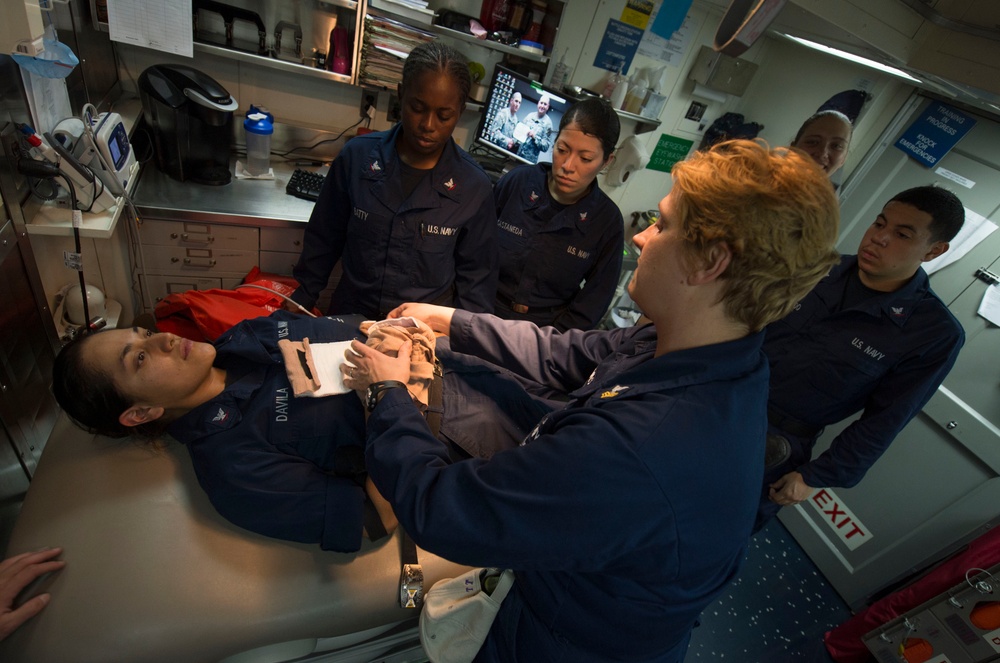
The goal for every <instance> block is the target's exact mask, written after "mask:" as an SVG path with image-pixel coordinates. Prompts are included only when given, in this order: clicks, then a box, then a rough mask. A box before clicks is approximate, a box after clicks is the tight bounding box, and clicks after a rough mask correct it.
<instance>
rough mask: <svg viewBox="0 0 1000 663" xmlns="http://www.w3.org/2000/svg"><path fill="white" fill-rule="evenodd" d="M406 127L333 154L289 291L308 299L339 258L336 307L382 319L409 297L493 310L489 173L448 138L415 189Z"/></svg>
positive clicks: (348, 145) (298, 298) (312, 299)
mask: <svg viewBox="0 0 1000 663" xmlns="http://www.w3.org/2000/svg"><path fill="white" fill-rule="evenodd" d="M401 128H402V125H397V126H396V127H395V128H393V129H391V130H390V131H386V132H380V133H372V134H365V135H363V136H358V137H356V138H352V139H351V140H350V141H348V142H347V143H346V144H345V145H344V148H343V149H342V150H341V152H340V154H339V155H338V156H337V158H336V159H335V160H334V162H333V166H332V167H331V169H330V173H329V174H328V175H327V177H326V180H325V181H324V183H323V189H322V191H321V193H320V197H319V200H318V201H317V202H316V206H315V207H314V208H313V212H312V215H311V216H310V218H309V224H308V226H307V227H306V233H305V238H304V240H303V249H302V254H301V256H300V257H299V261H298V264H296V266H295V269H294V270H293V272H292V273H293V275H294V276H295V278H296V279H297V280H298V281H299V284H300V287H299V288H298V290H296V291H295V293H294V294H293V295H292V298H293V299H294V300H295V301H296V302H298V303H299V304H302V305H303V306H305V307H306V308H311V307H312V306H313V305H314V304H315V303H316V299H317V298H318V297H319V294H320V292H321V291H322V290H323V289H324V288H325V287H326V285H327V281H328V280H329V278H330V273H331V272H332V270H333V267H334V265H336V264H337V262H338V261H340V262H341V265H342V267H343V275H342V276H341V277H340V281H339V283H338V284H337V287H336V290H335V291H334V293H333V297H332V300H331V302H330V313H359V314H362V315H364V316H366V317H367V318H369V319H373V320H381V319H382V318H384V317H385V314H386V313H388V312H389V311H390V310H392V309H393V308H395V307H396V306H397V305H399V304H400V303H402V302H406V301H424V302H438V303H443V304H446V305H448V306H456V307H458V308H464V309H468V310H471V311H487V312H488V311H492V310H493V298H494V294H495V292H496V278H497V253H496V213H495V212H494V208H493V199H492V195H491V192H492V188H491V185H490V180H489V177H488V176H487V175H486V173H484V172H483V170H482V168H480V166H479V164H477V163H476V162H475V161H474V160H473V159H472V158H471V157H470V156H469V155H468V154H466V153H465V151H464V150H462V149H461V148H460V147H458V146H457V145H456V144H455V143H454V141H452V140H449V141H448V144H447V146H446V147H445V148H444V151H443V152H442V153H441V157H440V159H439V160H438V162H437V165H435V166H434V168H433V170H431V171H430V172H429V174H427V175H426V176H425V177H423V179H421V180H420V181H419V182H418V183H417V184H416V188H414V189H413V191H412V193H408V192H407V191H405V189H404V179H406V177H407V173H406V170H407V168H408V166H407V165H406V164H405V163H403V161H402V160H401V159H400V157H399V153H398V151H397V148H396V140H397V138H398V136H399V134H400V131H401ZM419 172H420V171H418V173H417V174H416V175H414V176H415V177H418V176H419Z"/></svg>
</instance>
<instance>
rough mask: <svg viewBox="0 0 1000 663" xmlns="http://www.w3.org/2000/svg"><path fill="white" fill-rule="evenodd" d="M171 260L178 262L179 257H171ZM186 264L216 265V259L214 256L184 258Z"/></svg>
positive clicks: (199, 265) (198, 265) (197, 265)
mask: <svg viewBox="0 0 1000 663" xmlns="http://www.w3.org/2000/svg"><path fill="white" fill-rule="evenodd" d="M171 260H172V261H173V262H177V258H171ZM184 264H185V265H194V266H195V267H215V260H214V259H212V258H184Z"/></svg>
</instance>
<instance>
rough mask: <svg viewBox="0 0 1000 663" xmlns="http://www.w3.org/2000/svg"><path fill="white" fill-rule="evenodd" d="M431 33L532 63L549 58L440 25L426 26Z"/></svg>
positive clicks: (546, 60)
mask: <svg viewBox="0 0 1000 663" xmlns="http://www.w3.org/2000/svg"><path fill="white" fill-rule="evenodd" d="M427 28H428V29H430V31H431V32H436V33H437V34H439V35H443V36H445V37H451V38H453V39H458V40H459V41H464V42H467V43H469V44H475V45H476V46H482V47H483V48H488V49H490V50H492V51H500V52H501V53H508V54H510V55H516V56H518V57H519V58H523V59H525V60H531V61H533V62H543V63H545V62H548V61H549V56H547V55H536V54H535V53H529V52H528V51H522V50H521V49H520V48H516V47H514V46H507V45H506V44H500V43H498V42H495V41H490V40H488V39H477V38H476V37H474V36H472V35H470V34H469V33H467V32H461V31H459V30H452V29H451V28H446V27H444V26H441V25H429V26H427Z"/></svg>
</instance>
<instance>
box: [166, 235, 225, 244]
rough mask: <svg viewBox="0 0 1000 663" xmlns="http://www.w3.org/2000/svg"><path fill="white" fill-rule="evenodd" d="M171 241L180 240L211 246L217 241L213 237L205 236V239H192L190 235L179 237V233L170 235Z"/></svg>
mask: <svg viewBox="0 0 1000 663" xmlns="http://www.w3.org/2000/svg"><path fill="white" fill-rule="evenodd" d="M170 239H180V240H181V241H182V242H199V243H201V244H211V243H212V242H214V241H215V237H213V236H212V235H205V237H204V239H203V238H201V237H196V238H194V239H192V238H191V235H189V234H188V233H181V234H179V235H178V234H177V233H170Z"/></svg>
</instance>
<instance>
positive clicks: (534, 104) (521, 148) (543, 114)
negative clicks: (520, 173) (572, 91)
mask: <svg viewBox="0 0 1000 663" xmlns="http://www.w3.org/2000/svg"><path fill="white" fill-rule="evenodd" d="M572 102H573V100H571V99H566V98H565V97H562V96H560V95H559V94H557V93H556V92H554V91H552V90H548V89H546V88H545V87H544V86H542V85H541V84H540V83H539V82H538V81H532V80H530V79H528V78H527V77H526V76H524V75H523V74H520V73H517V72H515V71H512V70H510V69H506V68H504V67H501V66H499V65H498V66H497V67H495V68H494V71H493V80H492V81H491V83H490V89H489V95H488V96H487V98H486V104H485V106H484V107H483V115H482V118H481V119H480V121H479V127H478V129H477V130H476V142H478V143H479V144H481V145H484V146H485V147H488V148H490V149H492V150H496V151H498V152H500V153H502V154H504V155H505V156H508V157H512V158H514V159H517V160H518V161H522V162H524V163H530V164H533V163H538V162H539V161H552V145H553V143H555V138H556V133H557V131H558V127H559V120H560V119H562V116H563V113H564V112H565V111H566V109H567V108H569V106H570V105H571V104H572Z"/></svg>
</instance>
